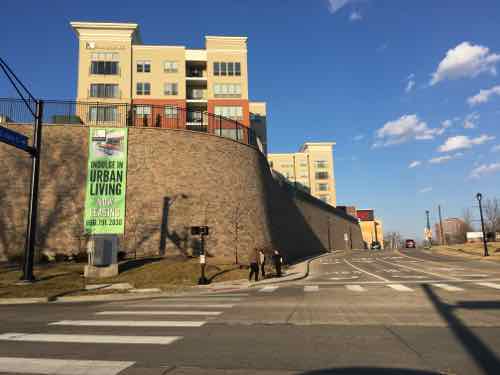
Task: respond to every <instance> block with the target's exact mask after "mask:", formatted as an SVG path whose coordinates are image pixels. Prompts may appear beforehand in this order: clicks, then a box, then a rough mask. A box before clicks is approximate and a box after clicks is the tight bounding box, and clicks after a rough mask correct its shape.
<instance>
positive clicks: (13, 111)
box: [0, 98, 258, 148]
mask: <svg viewBox="0 0 500 375" xmlns="http://www.w3.org/2000/svg"><path fill="white" fill-rule="evenodd" d="M43 104H44V109H43V124H44V125H51V124H61V125H63V124H77V125H85V126H106V127H113V126H116V127H125V126H126V127H141V128H162V129H179V130H191V131H199V132H204V133H208V134H213V135H217V136H220V137H224V138H229V139H233V140H235V141H237V142H240V143H244V144H248V145H251V146H254V147H257V148H258V144H257V138H256V136H255V132H254V131H253V130H252V129H250V128H249V127H248V126H246V125H243V124H241V123H240V122H238V121H236V120H233V119H229V118H226V117H223V116H219V115H215V114H213V113H208V112H205V111H200V110H192V109H187V108H183V107H178V106H174V105H150V104H128V103H113V102H111V101H110V102H107V101H105V100H103V101H99V102H91V101H88V102H75V101H56V100H44V101H43ZM2 122H7V123H8V122H10V123H31V122H33V116H32V115H31V113H30V112H29V111H28V109H27V108H26V106H25V105H24V103H23V102H22V101H21V100H17V99H9V98H5V99H2V98H0V123H2Z"/></svg>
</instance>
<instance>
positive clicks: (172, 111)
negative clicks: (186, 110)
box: [165, 105, 177, 118]
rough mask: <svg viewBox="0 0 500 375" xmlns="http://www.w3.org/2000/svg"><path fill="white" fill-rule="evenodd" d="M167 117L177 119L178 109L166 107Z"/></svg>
mask: <svg viewBox="0 0 500 375" xmlns="http://www.w3.org/2000/svg"><path fill="white" fill-rule="evenodd" d="M165 117H167V118H177V107H174V106H170V105H169V106H166V107H165Z"/></svg>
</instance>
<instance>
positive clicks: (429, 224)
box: [425, 210, 432, 249]
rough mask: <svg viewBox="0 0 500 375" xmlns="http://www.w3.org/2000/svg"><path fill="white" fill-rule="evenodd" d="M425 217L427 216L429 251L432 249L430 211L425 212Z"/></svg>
mask: <svg viewBox="0 0 500 375" xmlns="http://www.w3.org/2000/svg"><path fill="white" fill-rule="evenodd" d="M425 215H426V216H427V246H428V247H429V249H430V248H431V247H432V240H431V237H430V235H431V222H430V220H429V210H426V211H425Z"/></svg>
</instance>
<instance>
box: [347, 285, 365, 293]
mask: <svg viewBox="0 0 500 375" xmlns="http://www.w3.org/2000/svg"><path fill="white" fill-rule="evenodd" d="M345 287H346V288H347V289H348V290H350V291H351V292H366V289H365V288H363V287H362V286H361V285H346V286H345Z"/></svg>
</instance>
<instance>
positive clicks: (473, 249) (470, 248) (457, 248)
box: [432, 242, 500, 260]
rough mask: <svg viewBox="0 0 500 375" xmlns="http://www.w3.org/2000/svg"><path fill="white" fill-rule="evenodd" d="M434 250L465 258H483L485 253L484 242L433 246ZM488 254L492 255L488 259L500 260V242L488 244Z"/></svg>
mask: <svg viewBox="0 0 500 375" xmlns="http://www.w3.org/2000/svg"><path fill="white" fill-rule="evenodd" d="M432 248H433V249H434V250H437V251H440V252H447V253H453V254H456V255H463V256H473V255H475V256H478V257H482V256H483V253H484V247H483V243H482V242H477V243H464V244H459V245H447V246H433V247H432ZM488 253H489V254H490V257H489V258H488V259H494V260H500V242H488Z"/></svg>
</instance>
